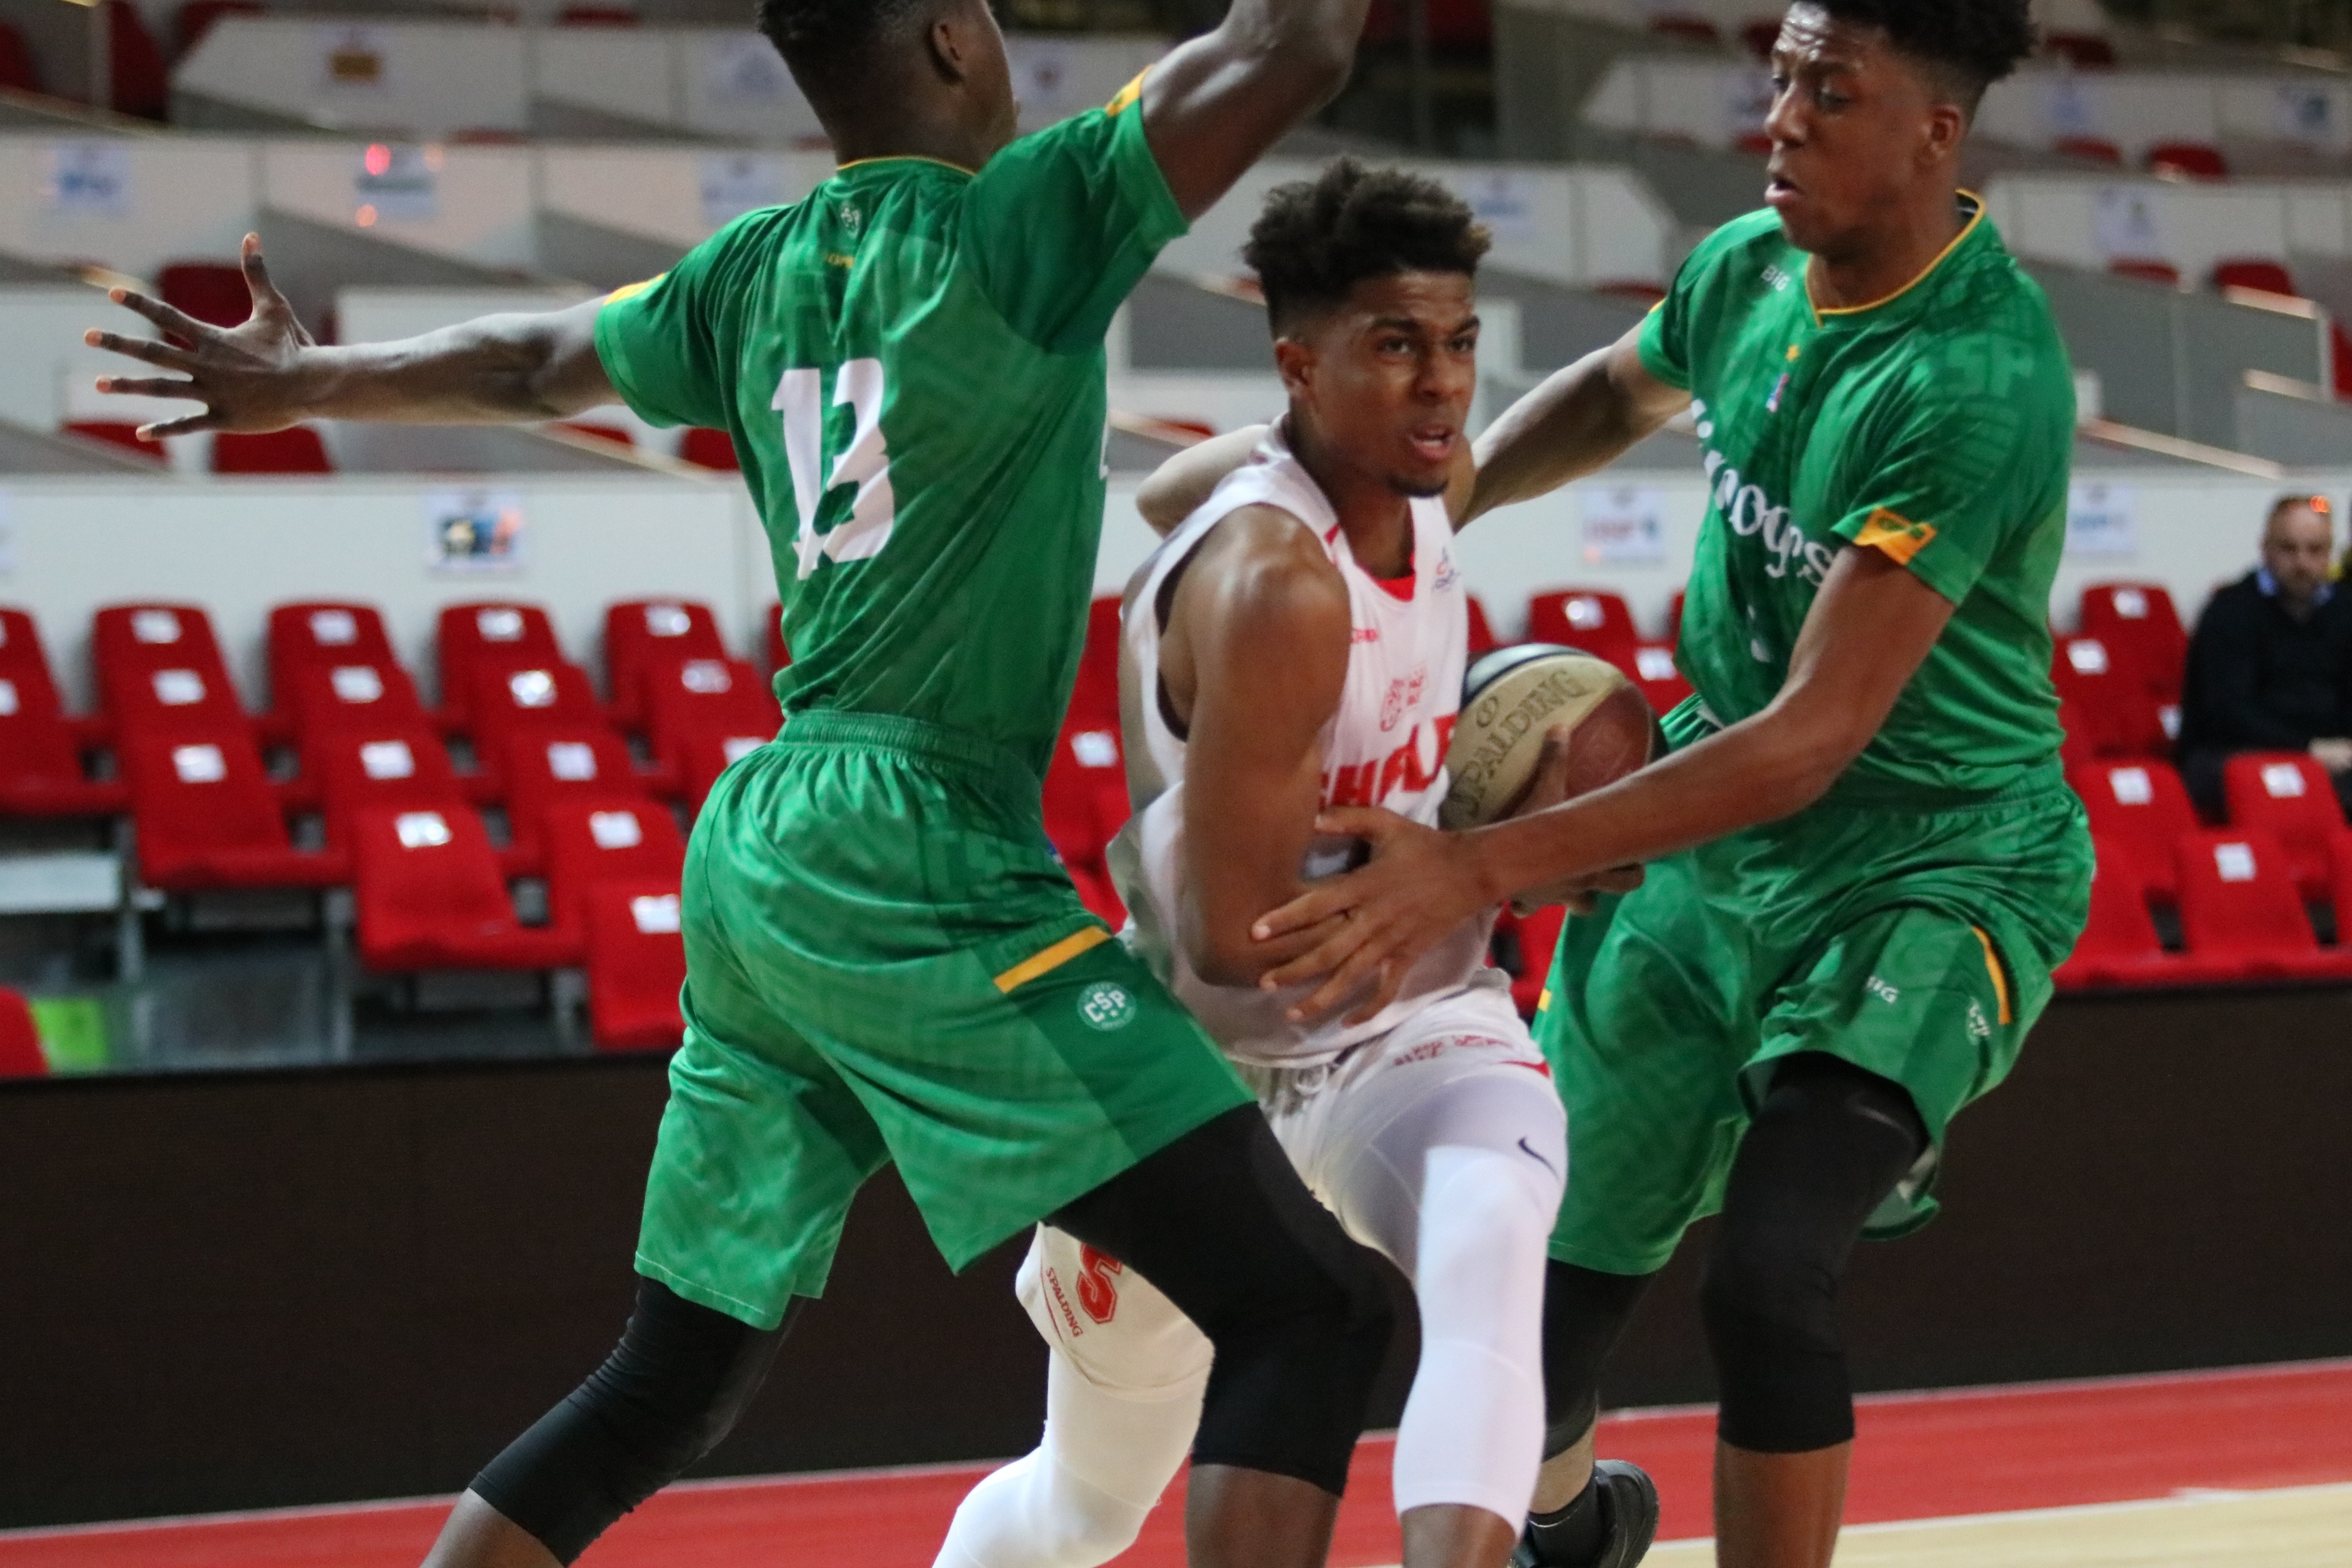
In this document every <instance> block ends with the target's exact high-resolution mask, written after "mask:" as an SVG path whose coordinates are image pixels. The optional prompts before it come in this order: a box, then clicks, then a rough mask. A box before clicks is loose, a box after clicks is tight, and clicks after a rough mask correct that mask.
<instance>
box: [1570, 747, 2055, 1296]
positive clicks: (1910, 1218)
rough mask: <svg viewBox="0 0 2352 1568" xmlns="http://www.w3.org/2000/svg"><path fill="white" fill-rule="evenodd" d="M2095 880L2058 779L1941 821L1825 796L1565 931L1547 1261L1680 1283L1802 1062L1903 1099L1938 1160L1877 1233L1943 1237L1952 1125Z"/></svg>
mask: <svg viewBox="0 0 2352 1568" xmlns="http://www.w3.org/2000/svg"><path fill="white" fill-rule="evenodd" d="M1855 793H1858V792H1855ZM2090 883H2091V842H2090V835H2089V830H2088V828H2087V826H2085V822H2084V814H2083V806H2082V803H2081V802H2080V801H2079V800H2077V799H2076V798H2075V797H2074V793H2073V792H2072V791H2071V790H2069V789H2067V788H2066V787H2065V785H2064V784H2063V783H2059V782H2056V781H2055V780H2054V779H2053V780H2049V781H2042V780H2035V781H2033V782H2032V783H2029V784H2021V785H2019V786H2017V787H2016V788H2014V789H2011V790H2010V791H2006V792H2002V793H2000V794H1998V795H1992V796H1990V797H1979V799H1978V800H1977V801H1976V802H1975V803H1972V804H1969V805H1957V806H1955V805H1948V806H1947V808H1946V809H1940V810H1918V809H1914V808H1909V807H1906V806H1903V805H1881V804H1876V803H1870V802H1866V801H1864V800H1857V799H1855V798H1854V797H1853V794H1848V793H1846V792H1832V796H1831V798H1830V799H1829V800H1828V801H1825V802H1823V803H1822V804H1821V805H1815V806H1813V807H1812V808H1811V809H1810V810H1807V811H1805V812H1802V813H1801V814H1799V815H1798V816H1793V817H1790V818H1789V819H1787V820H1786V821H1783V822H1778V823H1774V824H1771V825H1769V826H1764V827H1759V828H1754V829H1750V830H1749V831H1748V832H1745V833H1738V834H1734V835H1732V836H1730V837H1727V838H1722V839H1718V840H1717V841H1716V842H1714V843H1712V844H1707V845H1703V846H1701V847H1698V848H1696V849H1694V850H1690V851H1687V852H1685V853H1684V854H1681V855H1676V856H1673V857H1671V858H1667V859H1664V860H1661V861H1658V862H1656V863H1654V864H1653V865H1652V866H1651V867H1650V868H1649V877H1648V879H1647V880H1646V881H1645V882H1644V883H1643V885H1642V886H1641V887H1640V888H1638V889H1635V890H1634V891H1633V892H1631V893H1629V894H1626V895H1624V896H1623V897H1622V898H1619V899H1614V900H1604V903H1603V907H1602V908H1601V910H1599V911H1597V912H1596V913H1594V914H1593V915H1591V916H1590V917H1587V918H1584V919H1571V920H1570V921H1569V922H1568V926H1567V929H1566V931H1564V932H1563V933H1562V935H1561V939H1560V943H1559V950H1558V952H1557V953H1556V955H1555V957H1554V960H1553V964H1552V972H1551V977H1550V981H1549V987H1548V989H1547V990H1546V991H1545V993H1544V995H1543V1000H1542V1003H1541V1005H1540V1008H1539V1011H1538V1014H1537V1016H1536V1026H1535V1034H1536V1039H1537V1041H1538V1044H1539V1045H1541V1046H1542V1047H1543V1050H1544V1055H1545V1058H1546V1059H1548V1060H1549V1062H1550V1063H1551V1068H1552V1075H1553V1079H1554V1081H1555V1082H1557V1083H1558V1085H1559V1092H1560V1098H1561V1099H1562V1100H1564V1101H1565V1102H1566V1104H1567V1106H1568V1121H1569V1151H1570V1154H1569V1159H1570V1171H1569V1180H1568V1195H1567V1197H1566V1199H1565V1200H1564V1201H1563V1202H1562V1204H1561V1205H1560V1211H1559V1224H1558V1226H1557V1227H1556V1228H1555V1229H1554V1231H1553V1233H1552V1248H1551V1250H1552V1256H1553V1257H1554V1258H1559V1259H1560V1260H1561V1261H1563V1262H1567V1263H1573V1264H1578V1265H1580V1266H1582V1267H1584V1268H1596V1269H1601V1270H1604V1271H1607V1272H1610V1273H1614V1274H1647V1273H1649V1272H1651V1271H1652V1270H1654V1269H1656V1268H1663V1267H1664V1265H1665V1262H1666V1260H1667V1258H1671V1257H1672V1256H1673V1255H1674V1250H1675V1244H1676V1243H1677V1242H1679V1241H1680V1240H1681V1238H1682V1234H1683V1232H1684V1230H1685V1229H1686V1228H1687V1227H1688V1226H1690V1224H1691V1223H1692V1222H1693V1221H1694V1220H1696V1219H1699V1218H1701V1217H1703V1216H1704V1215H1710V1214H1713V1213H1715V1212H1716V1210H1717V1208H1719V1207H1720V1206H1721V1205H1722V1201H1723V1184H1724V1179H1725V1178H1726V1176H1727V1175H1728V1174H1729V1173H1730V1168H1731V1159H1732V1155H1733V1153H1734V1152H1736V1151H1737V1149H1738V1142H1739V1137H1740V1134H1741V1133H1742V1131H1745V1129H1746V1128H1747V1125H1748V1116H1749V1114H1750V1112H1751V1110H1752V1109H1753V1107H1754V1105H1755V1104H1756V1102H1757V1100H1758V1098H1759V1096H1760V1094H1761V1093H1762V1092H1763V1091H1764V1090H1765V1089H1767V1088H1768V1087H1769V1082H1770V1077H1771V1071H1770V1069H1771V1064H1772V1063H1773V1062H1774V1061H1776V1060H1778V1059H1779V1058H1781V1057H1785V1056H1790V1055H1793V1054H1794V1053H1797V1052H1800V1051H1821V1052H1825V1053H1827V1054H1828V1055H1831V1056H1834V1057H1840V1058H1844V1059H1845V1060H1847V1061H1849V1062H1852V1063H1853V1064H1854V1065H1855V1066H1856V1067H1860V1068H1864V1069H1866V1070H1868V1071H1870V1072H1874V1073H1876V1074H1878V1075H1879V1076H1880V1077H1882V1078H1887V1079H1893V1080H1894V1081H1895V1082H1896V1083H1899V1084H1901V1085H1902V1086H1903V1087H1904V1088H1905V1089H1907V1090H1909V1091H1910V1095H1911V1100H1912V1102H1913V1103H1914V1104H1915V1105H1916V1106H1917V1108H1918V1110H1919V1115H1920V1118H1921V1119H1922V1120H1923V1121H1925V1122H1926V1123H1927V1131H1928V1134H1929V1137H1930V1138H1931V1139H1932V1140H1933V1145H1932V1146H1931V1147H1930V1148H1929V1150H1928V1151H1927V1153H1926V1154H1925V1155H1923V1157H1922V1159H1921V1162H1920V1163H1919V1165H1918V1166H1917V1167H1916V1168H1915V1169H1914V1170H1913V1172H1912V1173H1911V1174H1910V1175H1909V1176H1907V1177H1906V1179H1905V1180H1904V1181H1903V1182H1902V1183H1901V1184H1898V1186H1897V1187H1896V1189H1895V1193H1894V1194H1891V1195H1890V1196H1889V1198H1888V1199H1887V1201H1886V1203H1885V1205H1883V1206H1882V1207H1881V1208H1880V1210H1879V1212H1878V1213H1877V1214H1876V1215H1873V1216H1872V1219H1871V1224H1870V1226H1869V1229H1868V1231H1867V1234H1870V1235H1874V1236H1894V1235H1900V1234H1902V1233H1904V1232H1905V1231H1907V1230H1911V1229H1915V1228H1916V1227H1917V1226H1921V1225H1924V1224H1926V1223H1927V1219H1928V1218H1929V1217H1930V1215H1932V1214H1933V1212H1934V1209H1935V1203H1934V1200H1933V1198H1932V1197H1931V1196H1930V1195H1929V1192H1928V1189H1929V1187H1930V1186H1931V1185H1932V1184H1933V1182H1934V1178H1935V1172H1936V1164H1937V1160H1938V1158H1939V1157H1940V1152H1941V1147H1942V1143H1943V1140H1944V1133H1945V1129H1946V1127H1947V1126H1948V1124H1949V1123H1950V1121H1951V1119H1952V1117H1953V1116H1954V1114H1956V1113H1957V1112H1958V1110H1959V1109H1960V1108H1961V1107H1962V1106H1964V1105H1966V1104H1968V1103H1969V1101H1970V1100H1974V1099H1976V1098H1977V1097H1978V1096H1979V1095H1980V1094H1983V1093H1984V1092H1986V1091H1987V1090H1988V1089H1991V1088H1992V1087H1993V1086H1994V1085H1995V1084H1998V1083H1999V1082H2000V1080H2001V1079H2003V1078H2005V1077H2007V1076H2008V1073H2009V1070H2010V1068H2011V1066H2012V1065H2013V1064H2014V1063H2015V1062H2016V1060H2017V1053H2018V1049H2019V1047H2021V1045H2022V1044H2023V1042H2024V1039H2025V1035H2026V1031H2027V1030H2028V1029H2030V1028H2031V1027H2032V1025H2033V1022H2034V1020H2035V1019H2036V1018H2037V1017H2039V1016H2041V1013H2042V1008H2043V1007H2044V1006H2045V1005H2048V1003H2049V1000H2050V993H2051V984H2050V972H2051V971H2052V970H2053V968H2055V967H2056V966H2057V965H2058V964H2059V963H2063V961H2064V959H2065V957H2066V955H2067V953H2068V952H2071V951H2072V950H2073V948H2074V939H2075V938H2076V936H2078V935H2079V934H2080V933H2081V931H2082V927H2083V921H2084V918H2085V915H2086V914H2087V911H2088V906H2089V900H2090Z"/></svg>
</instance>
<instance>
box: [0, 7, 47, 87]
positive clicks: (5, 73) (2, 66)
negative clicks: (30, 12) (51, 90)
mask: <svg viewBox="0 0 2352 1568" xmlns="http://www.w3.org/2000/svg"><path fill="white" fill-rule="evenodd" d="M0 87H5V88H9V89H14V90H15V91H17V92H39V91H40V90H42V89H41V68H40V66H39V65H38V64H37V62H36V61H35V60H34V58H33V46H32V45H30V44H28V43H26V41H25V35H24V34H23V33H22V32H21V31H19V30H18V28H17V26H16V24H15V23H14V22H0Z"/></svg>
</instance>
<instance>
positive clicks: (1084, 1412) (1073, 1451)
mask: <svg viewBox="0 0 2352 1568" xmlns="http://www.w3.org/2000/svg"><path fill="white" fill-rule="evenodd" d="M1206 1384H1207V1379H1206V1377H1205V1375H1203V1376H1202V1378H1201V1379H1199V1380H1198V1381H1196V1382H1194V1383H1192V1384H1189V1385H1188V1386H1186V1387H1184V1388H1181V1389H1179V1390H1177V1391H1176V1392H1174V1393H1172V1394H1163V1395H1161V1396H1160V1397H1157V1398H1135V1397H1132V1396H1128V1395H1122V1394H1114V1393H1111V1392H1109V1391H1108V1390H1107V1389H1104V1388H1101V1387H1098V1386H1097V1384H1094V1383H1092V1382H1090V1381H1089V1380H1088V1379H1087V1375H1086V1373H1083V1372H1082V1371H1080V1370H1079V1369H1078V1368H1077V1366H1076V1364H1075V1363H1072V1362H1071V1361H1070V1359H1069V1358H1068V1357H1067V1356H1066V1355H1065V1354H1064V1353H1063V1352H1061V1351H1060V1350H1058V1349H1056V1350H1055V1352H1053V1354H1052V1356H1051V1358H1050V1359H1049V1362H1048V1370H1047V1373H1046V1380H1045V1436H1044V1438H1043V1439H1042V1440H1041V1441H1040V1442H1039V1443H1038V1445H1037V1447H1036V1448H1035V1449H1034V1451H1032V1452H1031V1453H1029V1454H1027V1455H1024V1457H1023V1458H1019V1459H1015V1460H1014V1461H1013V1463H1012V1464H1009V1465H1007V1466H1005V1467H1004V1468H1003V1469H1001V1470H997V1471H994V1472H993V1473H992V1474H991V1475H989V1476H988V1477H987V1478H986V1479H983V1480H982V1482H981V1483H980V1484H979V1485H978V1486H976V1487H974V1488H973V1489H971V1492H970V1493H969V1494H968V1495H967V1496H966V1497H965V1498H964V1500H963V1501H962V1502H961V1504H960V1505H958V1507H957V1509H956V1515H955V1521H954V1522H953V1523H952V1524H951V1525H950V1526H949V1527H948V1534H947V1539H946V1541H944V1542H941V1543H940V1554H939V1559H938V1562H937V1563H936V1564H935V1568H1096V1564H1097V1563H1108V1562H1109V1561H1110V1560H1111V1559H1112V1558H1114V1557H1116V1556H1118V1554H1119V1553H1120V1552H1124V1551H1126V1550H1127V1549H1128V1548H1129V1546H1131V1545H1133V1544H1134V1543H1135V1538H1136V1536H1137V1534H1138V1533H1139V1532H1140V1531H1141V1530H1142V1529H1143V1521H1144V1519H1145V1517H1146V1516H1147V1515H1148V1514H1150V1511H1151V1509H1152V1505H1153V1504H1154V1503H1156V1502H1158V1501H1159V1500H1160V1494H1161V1493H1162V1492H1164V1491H1166V1490H1167V1489H1168V1483H1169V1482H1170V1481H1171V1480H1172V1479H1174V1478H1175V1475H1176V1471H1177V1470H1178V1468H1181V1466H1182V1464H1183V1462H1184V1454H1185V1450H1187V1449H1188V1448H1190V1447H1192V1432H1193V1429H1194V1428H1195V1427H1196V1426H1199V1425H1200V1422H1201V1394H1202V1389H1203V1388H1204V1387H1205V1386H1206Z"/></svg>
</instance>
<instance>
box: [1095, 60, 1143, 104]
mask: <svg viewBox="0 0 2352 1568" xmlns="http://www.w3.org/2000/svg"><path fill="white" fill-rule="evenodd" d="M1150 74H1151V68H1150V66H1146V67H1144V68H1142V69H1141V70H1139V71H1138V72H1136V73H1135V79H1134V80H1133V81H1131V82H1129V83H1128V84H1127V85H1126V86H1125V87H1123V88H1120V89H1118V92H1117V93H1116V94H1114V95H1113V96H1112V98H1111V100H1110V101H1109V102H1108V103H1106V104H1104V105H1103V112H1104V113H1105V114H1114V115H1115V114H1118V113H1119V112H1120V111H1121V110H1126V109H1129V108H1131V107H1132V106H1133V105H1134V103H1135V100H1137V99H1139V98H1141V97H1142V96H1143V79H1144V78H1145V77H1148V76H1150Z"/></svg>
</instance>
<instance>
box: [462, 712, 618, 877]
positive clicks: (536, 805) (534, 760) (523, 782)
mask: <svg viewBox="0 0 2352 1568" xmlns="http://www.w3.org/2000/svg"><path fill="white" fill-rule="evenodd" d="M497 776H498V778H499V781H500V783H501V784H502V785H503V791H502V795H503V798H504V799H505V801H506V806H507V823H508V830H509V837H510V839H511V842H512V847H511V848H510V849H509V850H508V852H507V854H506V856H505V857H504V861H503V863H504V864H505V866H506V868H507V871H508V872H509V875H519V874H523V873H527V872H532V871H536V870H538V869H539V868H541V866H542V865H543V864H544V863H545V853H546V844H547V839H546V822H547V816H548V813H549V812H550V811H551V810H552V809H554V808H555V807H556V806H557V805H570V804H577V803H579V802H582V801H587V802H591V803H596V804H603V803H604V802H628V803H633V804H644V805H648V806H650V805H651V801H652V796H651V794H650V785H651V783H652V781H651V780H649V779H648V778H646V776H645V775H644V774H642V773H638V772H637V766H636V763H635V761H634V760H633V759H632V758H631V757H630V755H629V748H628V747H627V746H625V745H624V744H623V743H622V742H621V738H620V737H619V736H618V735H615V734H614V733H613V731H610V730H607V729H605V728H604V726H602V725H598V724H530V725H527V726H524V727H522V728H520V729H517V730H515V731H510V732H509V734H507V736H506V737H505V739H504V741H503V742H501V743H500V746H499V757H498V761H497Z"/></svg>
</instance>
